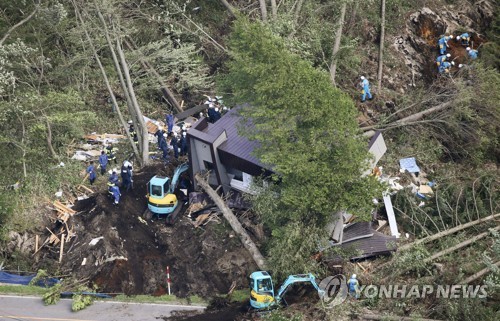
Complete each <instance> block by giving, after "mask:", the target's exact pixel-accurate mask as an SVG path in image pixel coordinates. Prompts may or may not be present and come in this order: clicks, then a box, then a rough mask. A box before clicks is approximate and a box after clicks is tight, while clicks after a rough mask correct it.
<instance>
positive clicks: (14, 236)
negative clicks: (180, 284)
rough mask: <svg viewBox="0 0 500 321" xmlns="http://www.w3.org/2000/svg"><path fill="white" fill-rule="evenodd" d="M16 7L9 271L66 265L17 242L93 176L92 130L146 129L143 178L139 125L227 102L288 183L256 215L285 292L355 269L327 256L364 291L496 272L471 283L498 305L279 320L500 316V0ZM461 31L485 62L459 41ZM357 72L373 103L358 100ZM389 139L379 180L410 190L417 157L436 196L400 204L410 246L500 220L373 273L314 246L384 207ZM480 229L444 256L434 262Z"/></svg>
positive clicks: (128, 0) (0, 210)
mask: <svg viewBox="0 0 500 321" xmlns="http://www.w3.org/2000/svg"><path fill="white" fill-rule="evenodd" d="M0 9H1V11H0V37H1V39H0V154H1V155H2V157H1V158H0V168H2V175H0V188H1V191H2V192H1V193H0V244H1V245H0V263H2V262H3V263H2V265H1V266H4V267H6V268H7V270H16V269H17V270H22V271H36V270H38V269H44V270H47V271H48V273H49V274H50V275H58V273H60V272H61V267H59V266H58V265H57V264H54V262H49V261H44V260H43V259H35V257H34V255H33V252H34V251H33V246H31V247H30V248H29V249H22V248H21V247H20V246H16V242H17V241H16V240H19V239H22V237H25V236H26V237H29V238H31V237H32V236H33V235H34V234H40V235H41V234H43V233H46V234H47V231H46V228H45V227H46V226H47V224H48V223H47V216H46V215H43V213H45V212H46V211H47V204H48V203H50V202H51V200H53V199H54V193H56V192H57V191H60V190H71V189H72V188H73V187H74V186H77V185H79V184H82V180H84V182H85V183H86V181H85V178H84V177H85V168H86V164H85V163H84V162H81V161H78V160H74V159H71V157H72V156H73V152H74V146H75V144H80V143H81V142H82V141H83V136H84V135H85V134H90V133H92V132H97V133H115V134H124V135H125V136H127V137H128V134H127V133H128V128H129V124H128V121H129V120H131V121H132V123H133V124H134V126H135V128H136V129H137V132H138V136H139V141H138V144H135V143H134V141H133V139H132V137H128V139H125V140H123V141H122V142H121V143H120V145H119V151H118V159H119V160H120V161H123V160H124V159H130V160H133V162H134V164H135V166H136V168H137V170H138V171H140V168H143V169H144V168H151V166H158V164H157V161H154V160H152V159H151V158H150V157H149V156H150V152H154V151H155V150H156V146H155V144H153V143H151V144H150V143H149V140H148V139H149V137H148V134H147V128H146V124H145V122H144V118H143V116H147V117H149V118H152V119H157V120H162V121H164V120H165V115H167V114H169V113H173V114H177V113H180V112H182V111H185V110H188V109H189V108H192V107H195V106H199V105H202V104H203V103H204V101H205V100H206V97H207V96H209V97H214V96H216V95H217V96H223V99H224V103H225V104H226V106H228V107H230V108H233V107H236V106H241V105H244V106H246V107H244V108H242V110H241V116H242V117H243V119H244V120H245V121H251V122H252V123H253V126H250V127H247V128H239V130H240V134H241V135H244V136H245V137H247V138H248V139H250V140H252V141H258V142H259V144H260V145H259V148H257V149H256V150H255V151H254V155H255V156H256V157H258V159H259V160H261V161H262V163H264V164H267V165H269V166H272V168H273V171H274V172H275V173H277V174H276V175H273V176H272V177H271V180H272V182H273V184H269V185H268V184H265V186H266V187H265V188H260V189H259V193H257V194H256V195H254V196H252V197H250V200H251V202H252V208H251V212H252V215H253V216H252V220H253V223H254V224H255V225H257V226H260V227H261V229H262V231H263V232H262V233H263V234H264V236H263V237H262V238H261V239H259V240H257V244H258V245H259V248H260V251H261V252H262V254H263V256H264V257H265V259H266V263H267V266H268V268H269V269H270V270H271V271H272V272H273V277H274V278H275V280H280V281H282V280H284V279H285V278H286V276H287V275H290V274H298V273H309V272H311V273H314V274H315V275H318V276H320V277H325V276H327V275H332V273H334V272H333V271H336V270H335V269H339V264H338V263H335V264H334V265H335V267H334V268H332V266H331V264H330V265H329V264H327V263H325V261H324V260H321V259H318V257H321V256H322V257H332V256H335V257H341V258H344V260H343V263H341V264H340V266H341V273H344V274H346V275H347V274H352V273H357V274H358V276H360V278H362V279H361V280H362V282H363V283H364V284H382V283H384V282H385V283H387V284H389V283H391V282H392V283H397V282H400V283H403V284H459V283H460V282H461V281H463V280H467V277H469V276H471V275H474V274H475V273H477V272H479V271H481V270H482V269H484V268H488V272H487V273H485V274H483V275H482V276H481V277H480V278H477V279H474V280H472V281H471V284H486V285H488V288H489V289H490V291H491V292H489V293H488V298H486V299H481V300H479V299H478V300H472V299H470V300H468V299H456V300H446V299H437V300H434V301H433V300H430V299H429V300H424V299H422V300H420V299H412V298H409V299H401V300H389V299H387V300H386V299H382V298H376V299H367V300H359V301H356V300H348V301H347V302H346V303H345V304H343V305H339V306H335V307H333V308H331V307H328V308H325V307H323V306H320V305H319V304H315V303H314V302H313V303H311V304H309V305H307V306H297V307H293V306H291V307H290V309H283V310H277V311H276V312H274V313H272V314H270V315H268V316H266V318H267V319H269V320H291V319H292V318H293V320H334V319H335V320H338V319H341V318H343V319H346V320H347V319H349V318H351V317H352V315H353V314H356V315H363V314H367V311H372V312H373V313H375V314H377V315H381V314H383V313H387V314H388V315H393V316H407V317H425V318H431V319H435V320H494V319H495V316H498V312H499V309H500V304H499V302H500V301H499V300H500V297H499V292H498V289H499V286H500V281H499V280H500V270H499V267H498V260H499V258H500V234H499V232H498V217H497V216H495V215H496V214H498V213H499V206H500V203H499V201H500V193H499V192H498V178H499V177H500V176H499V168H498V165H499V160H500V141H499V139H500V104H499V101H500V93H499V92H498V88H500V75H499V68H500V58H499V57H500V40H499V31H500V18H499V15H498V2H497V1H494V0H480V1H472V0H436V1H425V0H415V1H402V0H366V1H357V0H335V1H334V0H270V1H266V0H259V1H256V0H255V1H250V0H234V1H231V0H228V1H226V0H220V1H219V0H203V1H202V0H154V1H134V0H92V1H91V0H89V1H82V0H71V1H58V0H49V1H41V0H0ZM465 32H468V33H469V34H470V35H471V39H472V40H471V41H470V43H469V44H468V46H469V47H472V49H473V50H477V51H478V58H477V59H472V58H471V57H470V56H469V55H468V52H469V51H470V50H469V51H468V49H467V48H466V46H463V45H462V44H461V43H460V41H459V40H457V39H455V37H456V36H459V35H461V34H463V33H465ZM446 35H452V38H451V39H450V40H448V48H447V49H448V52H449V53H450V54H451V58H449V60H451V62H452V64H450V67H449V69H448V70H446V71H444V70H440V69H438V68H437V66H436V57H438V56H439V55H440V52H439V48H438V41H439V39H440V38H441V37H443V36H446ZM441 71H443V72H441ZM361 76H363V77H366V79H367V80H369V82H370V86H371V94H372V95H373V97H372V99H368V100H366V101H361V98H362V97H361V95H362V94H361V91H362V90H365V89H364V88H362V86H361V85H360V82H361V78H360V77H361ZM379 131H380V132H382V133H383V135H384V139H385V143H386V144H387V152H386V154H385V155H384V156H383V158H382V159H381V160H380V161H379V163H378V165H379V166H382V169H381V171H382V173H384V174H387V175H388V176H389V177H395V176H400V177H401V180H400V181H399V182H400V183H401V184H403V182H405V181H406V182H411V177H410V176H409V174H408V173H403V174H402V173H400V172H399V170H400V168H399V165H400V164H399V162H398V160H400V159H403V158H407V157H415V158H416V159H417V161H418V163H419V165H420V168H421V170H422V172H423V173H425V175H426V177H427V179H428V181H429V182H432V183H433V184H435V185H436V186H437V188H435V189H434V193H433V194H432V197H427V198H425V197H424V198H423V199H418V198H416V197H415V192H414V191H412V190H411V188H410V189H408V188H404V189H401V190H399V191H398V192H397V193H395V195H394V196H393V204H394V209H395V212H396V216H397V218H398V225H399V227H400V229H401V231H404V233H403V234H406V235H407V236H406V237H402V239H401V242H400V243H398V244H404V243H407V244H412V242H414V241H415V240H417V239H424V238H429V237H431V236H433V235H438V236H439V235H440V234H439V233H443V232H445V231H447V230H449V229H452V228H454V227H457V226H460V225H462V224H466V223H468V222H473V221H475V220H479V219H482V218H488V217H490V216H493V219H492V220H490V221H488V222H487V223H486V224H485V225H477V226H475V227H474V228H472V229H470V230H469V229H467V230H463V231H460V232H458V234H455V235H454V236H453V237H445V236H443V237H440V238H436V239H435V240H434V239H433V240H432V243H430V244H423V243H422V244H416V245H414V246H408V247H407V249H404V247H401V248H399V249H398V251H396V252H395V253H393V254H392V255H391V256H390V257H389V258H387V257H386V258H380V259H376V260H373V261H369V262H368V263H366V265H365V266H364V267H363V266H361V267H360V265H359V264H357V263H355V262H350V261H349V260H348V259H345V258H348V257H349V253H343V252H342V251H338V252H333V253H328V251H326V252H324V253H320V254H318V253H317V252H318V246H319V244H321V243H322V242H323V241H324V239H325V237H326V231H325V226H326V225H328V223H329V222H330V221H331V219H332V216H333V215H334V214H335V213H338V212H339V211H347V212H349V213H351V214H354V215H355V216H356V220H358V221H360V222H361V221H370V220H371V219H372V211H373V210H374V207H375V211H377V210H380V209H381V207H382V204H380V202H378V204H376V205H374V202H373V200H374V199H377V198H379V199H381V197H382V193H383V192H384V191H386V190H388V188H389V187H390V186H389V185H390V184H392V183H393V181H387V180H386V181H381V180H380V179H377V175H362V174H363V173H364V172H366V171H367V170H371V168H370V161H369V160H370V156H369V154H368V151H367V149H366V146H367V143H368V141H369V139H370V137H372V136H373V135H374V134H375V133H376V132H379ZM148 166H150V167H148ZM155 168H157V167H155ZM145 182H146V181H145ZM145 182H144V184H145ZM104 185H105V184H104V183H103V185H102V188H103V189H105V187H104ZM403 185H404V184H403ZM87 186H88V184H87ZM88 187H91V186H88ZM134 188H135V189H137V188H141V187H140V186H138V184H137V183H135V187H134ZM94 191H95V192H99V191H98V190H97V189H95V190H94ZM104 193H105V192H104ZM144 194H145V193H144ZM138 195H139V194H138ZM137 197H139V196H137ZM481 224H482V223H481ZM226 228H228V229H229V227H228V226H226ZM490 228H491V229H490ZM247 229H248V228H247ZM184 233H187V232H184ZM481 233H486V234H485V237H483V238H481V239H480V240H477V241H476V242H474V243H473V244H472V245H470V246H467V247H465V248H461V249H460V250H459V251H457V252H455V253H454V254H453V253H452V254H451V255H447V256H444V258H441V259H440V260H441V261H440V263H432V261H431V260H427V259H428V258H430V257H431V256H432V254H435V253H440V251H442V250H445V249H447V248H451V247H453V246H457V244H461V243H462V242H464V241H467V240H468V239H471V238H473V237H475V236H478V235H482V234H481ZM183 235H184V236H185V237H186V238H190V237H195V236H193V235H196V233H194V234H193V235H189V236H188V235H187V234H183ZM252 235H253V234H252ZM49 236H50V234H49ZM26 237H25V238H26ZM17 243H18V244H17V245H19V244H20V243H19V242H17ZM238 246H240V245H238ZM403 246H404V245H403ZM319 247H321V246H319ZM242 249H243V248H242V247H241V250H242ZM248 261H252V260H251V258H249V259H248ZM251 264H254V263H253V262H252V263H251ZM249 265H250V263H249ZM247 269H250V268H249V267H247ZM245 272H247V271H245ZM249 272H251V271H249ZM214 273H216V272H214ZM226 282H229V284H230V283H231V280H227V281H226ZM392 283H391V284H392ZM237 287H238V288H239V289H247V287H248V285H247V284H243V283H242V284H238V285H237ZM183 291H184V292H182V293H183V295H184V296H187V295H194V294H199V295H203V296H206V293H205V292H202V293H196V291H193V293H191V292H190V291H189V290H188V289H183ZM146 292H148V294H152V293H153V292H154V289H153V290H151V291H146ZM220 292H222V291H220ZM247 292H248V291H247ZM226 293H227V291H226ZM134 294H139V293H134ZM224 294H225V293H224ZM244 319H245V316H243V317H241V320H244ZM380 320H382V319H380ZM390 320H393V319H390ZM394 320H396V319H394ZM398 320H399V319H398ZM405 320H409V319H405Z"/></svg>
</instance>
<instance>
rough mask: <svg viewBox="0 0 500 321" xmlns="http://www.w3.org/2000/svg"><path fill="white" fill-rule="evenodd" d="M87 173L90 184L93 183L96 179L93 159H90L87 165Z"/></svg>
mask: <svg viewBox="0 0 500 321" xmlns="http://www.w3.org/2000/svg"><path fill="white" fill-rule="evenodd" d="M87 174H88V175H89V182H90V185H92V184H94V182H95V179H96V174H95V168H94V161H90V163H89V166H88V167H87Z"/></svg>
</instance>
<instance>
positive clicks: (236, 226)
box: [195, 173, 266, 270]
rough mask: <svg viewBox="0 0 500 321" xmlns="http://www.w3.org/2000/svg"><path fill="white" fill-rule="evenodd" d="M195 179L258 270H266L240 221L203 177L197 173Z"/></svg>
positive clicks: (261, 258) (262, 260) (259, 254)
mask: <svg viewBox="0 0 500 321" xmlns="http://www.w3.org/2000/svg"><path fill="white" fill-rule="evenodd" d="M195 179H196V181H197V182H198V184H200V186H201V187H202V188H203V189H204V190H205V192H207V194H208V196H210V198H211V199H212V200H213V201H214V202H215V205H217V207H219V209H220V210H221V211H222V215H224V218H225V219H226V220H227V221H228V222H229V224H230V225H231V228H232V229H233V230H234V232H235V233H236V234H238V236H239V238H240V240H241V243H243V246H244V247H245V248H246V249H247V251H248V252H250V254H251V255H252V257H253V259H254V261H255V263H256V264H257V266H258V267H259V269H261V270H266V260H265V259H264V257H263V256H262V254H261V253H260V250H259V248H258V247H257V246H256V245H255V243H254V242H253V241H252V239H251V238H250V236H249V235H248V233H247V231H246V230H245V228H243V226H242V225H241V223H240V221H238V218H237V217H236V216H235V215H234V214H233V211H231V209H230V208H229V207H227V205H226V203H224V200H222V198H220V197H219V195H218V194H217V192H216V191H214V190H213V188H212V187H210V185H209V184H208V182H207V181H206V180H205V179H204V178H203V177H201V176H200V174H199V173H197V174H196V175H195Z"/></svg>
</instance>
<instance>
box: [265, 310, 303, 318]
mask: <svg viewBox="0 0 500 321" xmlns="http://www.w3.org/2000/svg"><path fill="white" fill-rule="evenodd" d="M263 320H265V321H302V320H303V316H302V315H301V314H292V315H290V312H285V311H282V310H274V311H271V312H270V313H269V314H266V315H265V316H264V317H263Z"/></svg>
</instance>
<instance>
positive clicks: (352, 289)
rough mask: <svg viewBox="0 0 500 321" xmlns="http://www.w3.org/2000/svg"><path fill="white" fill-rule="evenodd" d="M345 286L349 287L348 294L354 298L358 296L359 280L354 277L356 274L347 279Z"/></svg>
mask: <svg viewBox="0 0 500 321" xmlns="http://www.w3.org/2000/svg"><path fill="white" fill-rule="evenodd" d="M347 287H348V288H349V294H350V295H351V296H352V297H354V298H356V299H357V298H359V282H358V279H357V278H356V274H353V275H352V276H351V278H350V279H349V281H347Z"/></svg>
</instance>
